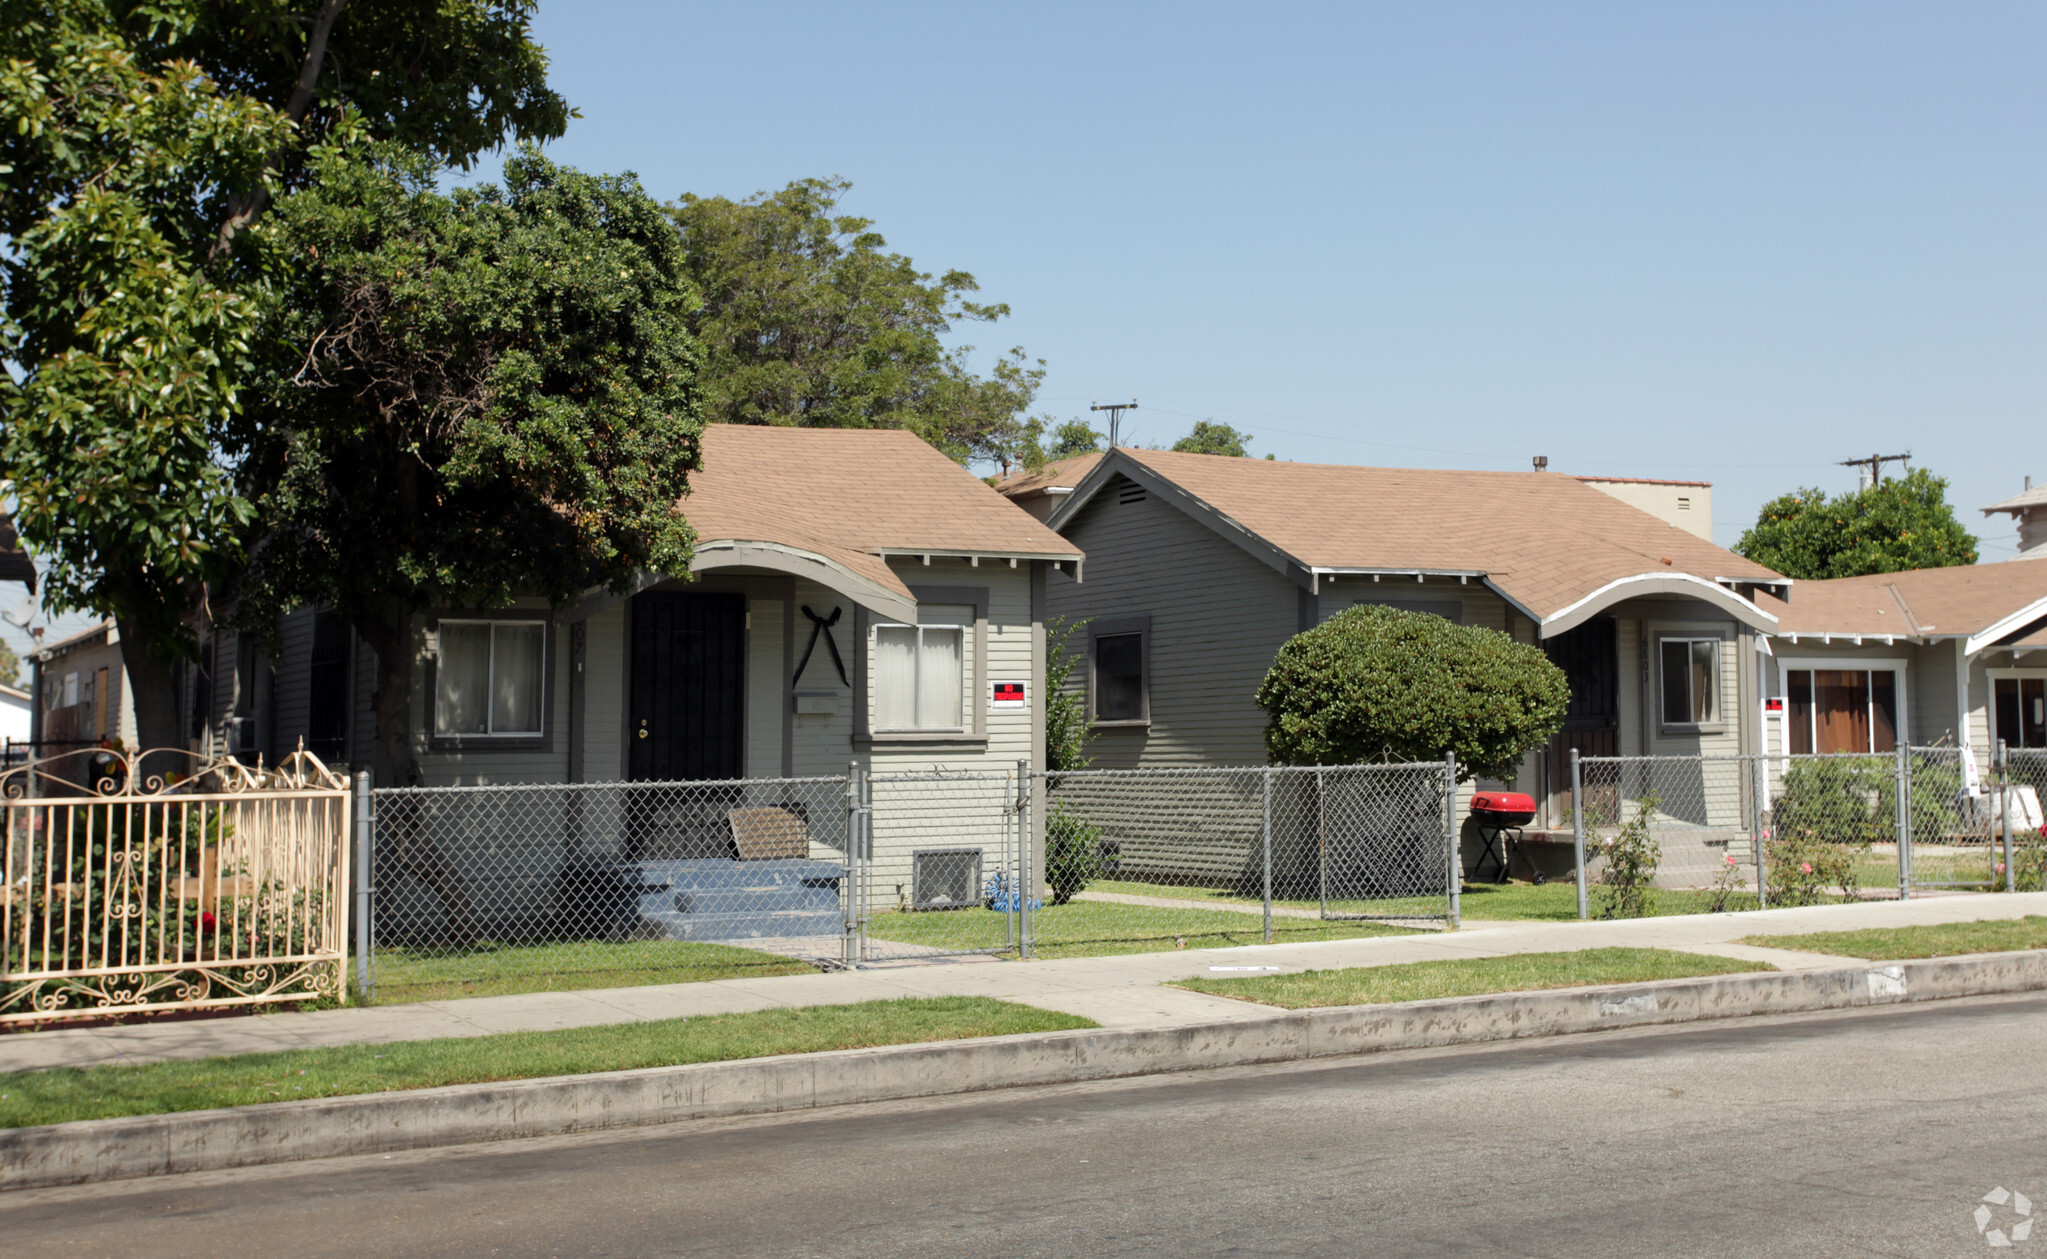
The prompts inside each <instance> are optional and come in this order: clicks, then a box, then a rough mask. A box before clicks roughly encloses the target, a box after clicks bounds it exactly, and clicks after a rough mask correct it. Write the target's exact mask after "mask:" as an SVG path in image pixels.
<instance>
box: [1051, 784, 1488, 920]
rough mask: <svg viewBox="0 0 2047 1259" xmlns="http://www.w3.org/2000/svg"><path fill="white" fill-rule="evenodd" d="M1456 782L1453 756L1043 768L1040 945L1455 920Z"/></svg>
mask: <svg viewBox="0 0 2047 1259" xmlns="http://www.w3.org/2000/svg"><path fill="white" fill-rule="evenodd" d="M1455 778H1456V774H1455V769H1454V766H1452V765H1450V764H1449V763H1448V762H1423V763H1420V764H1395V765H1346V766H1330V767H1324V768H1313V767H1298V768H1296V767H1288V768H1278V767H1274V768H1261V769H1184V770H1173V769H1155V770H1080V771H1072V772H1067V773H1058V774H1045V775H1038V776H1037V781H1038V782H1039V783H1040V784H1041V787H1040V790H1041V794H1042V795H1043V797H1044V800H1045V805H1044V808H1045V856H1044V863H1043V869H1044V884H1045V887H1046V890H1047V893H1048V896H1049V900H1050V904H1048V905H1047V906H1046V907H1045V908H1043V909H1042V910H1034V911H1033V912H1032V914H1031V932H1032V946H1033V951H1034V955H1036V956H1041V957H1051V956H1061V955H1065V954H1069V953H1073V952H1090V953H1099V952H1106V951H1133V952H1135V951H1142V950H1146V949H1153V948H1160V947H1182V948H1187V947H1201V946H1217V945H1229V944H1253V943H1261V942H1267V941H1287V940H1322V939H1336V938H1342V937H1346V936H1356V935H1367V934H1374V933H1377V932H1381V931H1385V930H1387V929H1388V924H1395V925H1401V926H1424V925H1429V926H1432V925H1435V924H1436V923H1439V922H1442V921H1454V915H1455V912H1456V896H1457V889H1458V883H1457V880H1456V878H1455V872H1456V864H1455V861H1456V858H1455V855H1454V852H1455V849H1454V842H1453V841H1454V834H1455V816H1454V808H1453V804H1454V799H1455Z"/></svg>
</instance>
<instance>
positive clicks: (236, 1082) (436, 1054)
mask: <svg viewBox="0 0 2047 1259" xmlns="http://www.w3.org/2000/svg"><path fill="white" fill-rule="evenodd" d="M1094 1026H1096V1024H1095V1023H1094V1022H1093V1021H1091V1020H1089V1019H1083V1018H1075V1017H1074V1016H1072V1015H1069V1014H1058V1013H1055V1012H1053V1011H1050V1010H1040V1009H1036V1008H1035V1007H1032V1006H1027V1005H1017V1004H1015V1003H1013V1002H1008V1001H995V1000H991V999H989V998H987V997H935V998H928V997H912V998H904V999H901V1000H896V1001H865V1002H861V1003H859V1004H857V1005H814V1006H803V1007H800V1008H797V1009H793V1010H757V1011H754V1012H751V1013H747V1014H716V1015H710V1016H707V1017H704V1018H696V1019H666V1020H663V1021H661V1022H658V1023H626V1024H614V1025H609V1026H602V1027H578V1028H570V1029H567V1030H564V1031H552V1032H511V1033H506V1034H502V1035H497V1036H477V1037H469V1038H451V1039H444V1040H411V1041H399V1042H396V1043H394V1044H388V1045H347V1046H342V1047H339V1048H334V1049H294V1050H288V1051H285V1052H283V1053H267V1054H239V1055H236V1056H234V1057H231V1058H202V1059H198V1060H196V1061H191V1062H157V1063H149V1064H145V1065H142V1066H132V1067H89V1068H85V1069H76V1068H64V1069H60V1070H54V1071H24V1072H13V1073H10V1074H7V1075H0V1127H6V1128H19V1127H24V1126H26V1125H29V1124H46V1123H64V1122H67V1121H69V1120H73V1119H106V1118H111V1117H113V1116H117V1115H153V1114H162V1113H165V1112H170V1111H182V1110H206V1109H210V1108H212V1107H216V1106H247V1105H250V1104H251V1103H255V1102H276V1101H293V1100H303V1099H306V1098H312V1097H340V1096H344V1095H347V1094H354V1093H381V1092H386V1091H390V1090H394V1089H422V1088H433V1087H436V1086H438V1085H443V1084H477V1083H485V1082H488V1081H491V1080H523V1079H530V1078H534V1077H538V1076H550V1075H583V1074H587V1073H589V1072H593V1071H626V1070H631V1069H634V1068H638V1067H665V1066H675V1065H679V1064H682V1063H690V1062H723V1061H726V1060H728V1059H733V1058H764V1057H768V1056H770V1055H775V1054H800V1053H812V1052H815V1051H817V1050H822V1049H858V1048H862V1047H865V1046H870V1045H907V1044H915V1043H918V1042H921V1041H935V1040H962V1039H965V1038H967V1037H971V1036H1007V1035H1011V1034H1014V1033H1018V1032H1058V1031H1066V1030H1069V1029H1072V1028H1083V1027H1094Z"/></svg>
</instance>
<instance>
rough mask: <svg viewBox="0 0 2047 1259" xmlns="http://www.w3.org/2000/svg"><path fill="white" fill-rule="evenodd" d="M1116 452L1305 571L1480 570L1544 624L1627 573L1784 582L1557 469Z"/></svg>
mask: <svg viewBox="0 0 2047 1259" xmlns="http://www.w3.org/2000/svg"><path fill="white" fill-rule="evenodd" d="M1119 453H1120V454H1123V455H1127V456H1128V457H1129V458H1131V459H1133V460H1135V461H1137V462H1138V463H1140V464H1142V465H1143V466H1144V467H1145V468H1148V469H1150V470H1151V471H1153V472H1155V473H1156V474H1157V475H1159V476H1161V477H1164V478H1165V479H1166V480H1168V481H1171V482H1172V483H1173V484H1174V485H1175V486H1177V487H1179V488H1180V489H1182V490H1184V491H1185V492H1186V493H1188V494H1189V495H1191V496H1192V497H1194V498H1195V499H1198V500H1199V501H1200V502H1202V503H1205V504H1207V505H1208V506H1209V507H1211V508H1213V509H1214V510H1215V511H1217V512H1219V513H1221V514H1222V515H1223V516H1225V517H1227V518H1229V519H1230V520H1232V521H1234V522H1236V523H1237V524H1238V525H1240V526H1242V527H1243V528H1244V529H1246V530H1248V531H1250V532H1251V533H1253V534H1255V535H1257V536H1258V537H1260V538H1262V539H1264V540H1265V541H1266V542H1268V543H1270V544H1271V545H1272V546H1275V547H1277V548H1279V549H1280V550H1281V551H1283V552H1285V553H1286V554H1287V555H1289V556H1291V557H1292V558H1293V559H1294V560H1295V561H1297V562H1299V563H1300V564H1302V565H1303V566H1305V567H1308V568H1330V569H1345V568H1351V569H1389V570H1409V571H1412V570H1425V571H1431V572H1438V571H1441V572H1478V573H1483V574H1485V575H1486V576H1487V578H1488V579H1489V580H1490V581H1491V582H1492V583H1493V585H1495V586H1496V587H1497V588H1498V589H1499V590H1500V591H1501V592H1502V593H1503V594H1505V595H1506V596H1507V597H1508V598H1510V599H1512V600H1514V601H1515V602H1516V603H1518V604H1520V605H1521V606H1522V607H1523V608H1524V609H1526V610H1528V611H1529V612H1531V613H1533V614H1534V615H1535V616H1537V617H1540V618H1543V619H1548V618H1549V617H1551V616H1552V615H1554V614H1556V613H1558V612H1560V611H1562V610H1564V609H1566V608H1569V607H1570V606H1571V605H1572V604H1574V603H1577V602H1578V601H1580V600H1582V599H1583V598H1585V596H1587V595H1590V594H1592V593H1593V592H1595V591H1597V590H1599V589H1600V588H1601V587H1603V586H1606V585H1608V584H1610V583H1612V582H1615V581H1619V580H1621V579H1623V578H1629V577H1640V576H1657V577H1669V576H1672V575H1688V576H1690V577H1694V578H1698V579H1700V580H1703V581H1706V582H1713V581H1715V580H1716V579H1719V578H1723V577H1732V578H1747V579H1754V580H1759V581H1776V580H1780V579H1779V578H1778V577H1777V575H1776V574H1775V573H1773V572H1771V571H1770V570H1769V569H1767V568H1764V567H1763V566H1762V565H1760V564H1757V563H1754V562H1752V561H1750V560H1745V559H1743V558H1742V557H1740V556H1738V555H1735V554H1734V553H1733V552H1731V551H1727V550H1723V549H1722V548H1720V547H1717V546H1715V545H1713V544H1712V543H1711V542H1707V541H1705V540H1703V539H1701V538H1698V537H1696V536H1694V535H1693V534H1691V533H1688V532H1686V531H1685V530H1683V529H1680V528H1678V527H1677V526H1675V525H1671V524H1666V523H1664V522H1663V521H1661V520H1658V519H1657V518H1656V517H1654V516H1651V515H1650V514H1649V513H1647V512H1645V511H1642V510H1641V509H1640V508H1636V507H1631V506H1629V505H1628V504H1626V503H1623V502H1621V501H1620V500H1619V499H1617V498H1614V497H1613V496H1611V495H1609V494H1606V493H1603V492H1601V491H1600V490H1597V489H1595V488H1593V487H1592V486H1590V485H1587V484H1585V483H1584V482H1583V481H1580V480H1578V479H1577V478H1576V477H1571V476H1563V475H1559V474H1557V473H1552V472H1456V471H1441V470H1434V469H1420V468H1365V467H1352V466H1348V465H1341V464H1316V463H1279V462H1273V461H1268V460H1263V459H1230V458H1223V457H1218V456H1215V455H1194V454H1176V453H1173V452H1171V451H1151V450H1127V449H1126V450H1122V451H1120V452H1119ZM1062 510H1067V511H1070V510H1073V509H1072V508H1070V507H1069V508H1064V509H1062Z"/></svg>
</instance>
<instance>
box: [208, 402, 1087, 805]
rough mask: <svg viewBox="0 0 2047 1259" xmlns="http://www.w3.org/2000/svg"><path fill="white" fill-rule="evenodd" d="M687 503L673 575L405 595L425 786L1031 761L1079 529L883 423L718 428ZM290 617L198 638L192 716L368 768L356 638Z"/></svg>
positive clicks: (365, 703)
mask: <svg viewBox="0 0 2047 1259" xmlns="http://www.w3.org/2000/svg"><path fill="white" fill-rule="evenodd" d="M680 505H681V507H682V510H683V511H684V513H685V514H686V515H687V516H688V518H689V521H690V523H691V525H692V526H694V527H695V529H696V531H697V538H698V541H697V544H696V554H695V558H694V560H693V561H692V563H691V565H690V572H689V573H688V574H672V573H648V574H646V575H645V576H644V577H643V578H642V580H641V583H640V588H639V589H638V590H637V591H636V592H635V593H633V594H631V595H629V596H620V595H615V594H612V593H610V592H604V591H599V592H593V593H592V594H591V595H590V596H589V597H587V598H586V599H584V600H582V601H581V602H580V603H577V604H575V605H573V606H570V607H566V608H560V609H550V608H548V607H547V606H545V604H544V603H541V602H539V601H527V602H522V603H521V604H519V605H516V606H514V607H511V608H506V609H499V610H494V611H483V612H472V611H456V610H450V611H447V612H444V613H440V614H438V615H433V616H427V617H423V618H421V621H420V624H419V625H418V628H417V631H416V632H417V636H418V650H419V658H418V664H419V666H420V668H419V671H418V675H417V676H418V677H419V678H420V679H421V685H419V686H418V688H417V692H416V694H415V697H414V701H413V713H414V720H415V723H416V726H415V728H416V732H417V733H416V737H417V738H418V740H419V746H420V747H421V749H422V751H423V755H422V756H421V761H422V767H423V769H424V771H425V775H426V785H429V786H458V785H485V784H500V783H564V782H605V781H617V780H624V781H683V780H701V779H737V778H772V777H788V776H797V775H813V774H843V773H844V772H845V771H846V767H847V765H848V763H849V762H853V761H858V762H860V763H861V764H862V765H864V766H870V767H872V768H874V769H877V770H879V769H886V768H889V767H891V766H907V765H915V766H921V767H929V766H932V765H945V766H948V767H954V768H973V767H979V766H982V765H985V764H1002V765H1005V766H1013V765H1014V764H1015V763H1016V761H1017V760H1019V759H1035V757H1036V752H1035V751H1034V749H1036V748H1037V747H1038V746H1039V745H1040V742H1041V739H1042V736H1041V733H1040V732H1041V730H1042V724H1043V719H1044V714H1043V708H1042V705H1041V703H1040V702H1039V700H1040V698H1041V697H1040V696H1039V695H1038V694H1037V691H1038V682H1039V680H1040V679H1042V677H1043V676H1044V661H1043V652H1044V647H1043V630H1042V625H1043V617H1044V600H1045V590H1046V580H1047V577H1048V575H1049V574H1050V573H1052V572H1054V571H1058V570H1064V571H1065V572H1066V573H1067V574H1069V577H1062V578H1061V580H1068V579H1069V578H1070V577H1071V576H1077V575H1078V570H1079V567H1080V562H1081V552H1080V550H1079V549H1078V548H1077V547H1075V546H1074V545H1073V544H1072V543H1070V542H1068V541H1066V540H1065V539H1063V538H1061V537H1060V536H1059V535H1058V534H1056V533H1054V532H1052V531H1051V530H1050V529H1047V528H1046V527H1045V526H1044V525H1042V524H1040V523H1039V522H1038V521H1036V520H1033V519H1032V518H1031V517H1030V516H1029V515H1028V514H1026V513H1025V512H1023V511H1020V510H1018V509H1017V508H1016V507H1015V506H1013V505H1011V504H1010V503H1008V502H1007V501H1005V500H1004V499H1003V498H1002V497H1001V496H1000V495H998V494H996V493H995V492H994V491H993V490H991V489H989V488H988V487H987V486H986V485H985V484H983V483H982V482H981V481H979V480H978V479H976V478H975V477H974V476H972V475H971V474H970V473H968V472H967V471H966V470H965V469H963V468H961V467H960V466H959V465H957V464H955V463H953V462H952V461H951V460H950V459H948V458H946V457H945V456H944V455H942V454H940V453H939V452H938V451H936V450H934V449H932V448H931V447H930V446H929V445H927V444H926V443H924V442H923V441H921V440H919V439H918V438H916V437H915V436H913V435H911V434H909V433H905V432H897V431H884V430H844V429H809V428H782V427H755V426H742V425H722V424H720V425H711V426H709V427H708V428H707V429H706V431H705V434H704V467H703V469H702V471H701V472H699V473H697V474H696V475H694V476H692V477H691V483H690V489H689V493H688V495H687V496H686V497H684V498H683V499H682V500H681V504H680ZM280 628H281V631H282V637H283V651H282V653H281V654H280V656H279V658H278V659H277V660H276V661H275V662H274V663H273V662H270V661H267V660H266V661H260V662H258V663H257V664H256V665H255V666H253V667H248V666H245V667H243V668H240V669H237V667H236V662H237V660H238V659H240V658H244V657H247V656H249V655H250V653H249V652H248V651H246V650H244V651H240V652H237V650H236V648H235V645H234V644H233V643H232V642H229V641H226V640H225V636H223V641H222V642H220V643H219V644H217V645H215V646H214V647H213V649H212V651H213V658H216V659H217V663H216V664H215V667H214V668H213V669H212V670H210V672H211V674H212V676H213V678H215V679H219V680H220V681H221V682H228V681H229V680H230V679H234V681H233V683H232V684H231V685H208V686H205V687H202V688H195V693H197V694H200V696H201V698H202V700H203V701H204V705H205V707H206V708H207V709H208V710H209V711H208V712H206V713H204V714H202V715H201V716H200V717H199V718H198V720H197V721H196V722H195V727H194V729H195V735H200V736H205V737H218V738H220V740H221V741H222V742H223V743H226V742H230V741H233V742H234V743H235V744H236V747H237V750H238V751H242V752H243V754H244V755H250V754H254V753H256V752H259V751H260V752H263V753H267V754H268V755H269V756H270V757H272V758H273V759H274V758H275V757H277V756H278V755H281V754H284V753H287V752H289V751H290V750H291V749H292V748H293V747H295V746H296V745H297V743H298V742H299V740H301V739H304V740H305V742H306V744H307V746H309V747H311V748H313V749H314V750H316V751H318V752H319V753H321V754H322V755H323V756H326V757H328V758H330V759H332V760H334V761H337V762H341V763H345V764H348V765H351V766H354V767H357V768H369V767H371V766H372V765H373V764H374V763H375V761H376V748H375V746H374V743H375V734H374V728H373V726H374V723H373V722H372V720H371V717H370V712H369V682H370V676H371V668H370V660H369V657H368V654H367V652H368V649H367V648H366V647H364V646H362V645H360V644H358V643H356V642H355V641H353V635H352V634H351V633H350V632H349V630H348V628H347V626H345V625H343V624H341V623H339V622H338V621H336V620H334V619H332V618H330V617H328V616H327V615H325V614H324V613H321V612H319V611H316V610H312V609H308V610H305V611H302V612H298V613H294V614H292V615H291V616H289V617H287V618H286V619H285V622H284V624H283V625H282V626H281V627H280ZM997 684H1001V685H1002V686H1003V687H1004V688H1005V689H1003V690H1002V692H1001V695H1002V698H1001V700H1000V701H998V700H996V699H994V698H991V697H992V696H993V695H994V694H995V689H994V688H995V687H996V686H997ZM1019 686H1020V687H1021V690H1019V689H1017V688H1018V687H1019ZM238 719H239V720H240V721H242V722H245V723H249V724H247V725H236V724H235V723H236V721H237V720H238ZM251 726H253V728H251ZM231 735H232V736H234V738H233V739H232V740H230V739H229V737H228V736H231Z"/></svg>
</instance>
